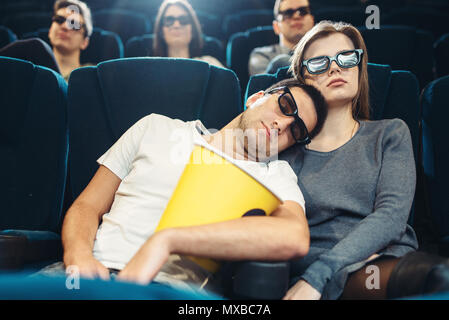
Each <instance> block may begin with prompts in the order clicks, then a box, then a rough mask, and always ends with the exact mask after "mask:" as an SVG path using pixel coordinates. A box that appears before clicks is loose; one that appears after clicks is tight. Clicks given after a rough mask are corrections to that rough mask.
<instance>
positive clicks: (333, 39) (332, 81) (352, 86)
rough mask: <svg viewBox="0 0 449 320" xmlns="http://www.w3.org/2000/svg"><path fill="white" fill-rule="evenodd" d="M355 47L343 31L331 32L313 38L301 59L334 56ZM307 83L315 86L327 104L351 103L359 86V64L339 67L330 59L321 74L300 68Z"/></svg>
mask: <svg viewBox="0 0 449 320" xmlns="http://www.w3.org/2000/svg"><path fill="white" fill-rule="evenodd" d="M353 49H355V47H354V44H353V43H352V41H351V39H350V38H349V37H347V36H346V35H344V34H343V33H332V34H330V35H328V36H326V37H324V38H320V39H317V40H315V41H314V42H312V43H311V44H310V46H309V47H308V48H307V50H306V51H305V53H304V58H303V60H307V59H310V58H314V57H319V56H329V57H334V56H335V55H336V54H338V53H340V52H343V51H347V50H353ZM302 71H303V74H304V79H305V82H306V83H307V84H311V85H314V86H315V87H317V88H318V89H319V90H320V91H321V93H322V94H323V96H324V98H325V99H326V101H327V102H328V104H329V106H332V105H335V104H338V105H342V104H349V103H350V104H351V105H352V100H353V99H354V97H355V96H356V95H357V91H358V88H359V66H355V67H352V68H341V67H340V66H338V65H337V63H336V62H335V61H332V63H331V65H330V67H329V69H328V70H327V71H325V72H324V73H321V74H310V73H309V71H308V70H307V68H306V67H303V69H302Z"/></svg>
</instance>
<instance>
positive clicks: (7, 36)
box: [0, 26, 17, 48]
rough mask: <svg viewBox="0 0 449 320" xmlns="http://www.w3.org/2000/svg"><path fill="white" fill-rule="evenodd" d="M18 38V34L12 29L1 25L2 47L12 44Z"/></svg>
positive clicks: (0, 42) (0, 40)
mask: <svg viewBox="0 0 449 320" xmlns="http://www.w3.org/2000/svg"><path fill="white" fill-rule="evenodd" d="M16 40H17V36H16V35H15V34H14V32H12V30H11V29H9V28H6V27H4V26H0V48H3V47H4V46H6V45H8V44H10V43H11V42H14V41H16Z"/></svg>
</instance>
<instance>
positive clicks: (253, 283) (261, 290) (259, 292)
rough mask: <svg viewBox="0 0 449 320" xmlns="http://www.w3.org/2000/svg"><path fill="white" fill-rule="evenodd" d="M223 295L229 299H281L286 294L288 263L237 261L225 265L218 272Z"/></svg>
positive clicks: (288, 272)
mask: <svg viewBox="0 0 449 320" xmlns="http://www.w3.org/2000/svg"><path fill="white" fill-rule="evenodd" d="M220 276H221V277H220V278H221V283H222V286H223V288H224V291H225V292H224V295H225V296H226V297H229V298H231V299H268V300H278V299H282V298H283V297H284V295H285V294H286V293H287V290H288V284H289V276H290V263H289V262H288V261H281V262H266V261H238V262H228V263H226V264H225V265H224V266H223V268H222V270H221V271H220Z"/></svg>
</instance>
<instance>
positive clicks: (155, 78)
mask: <svg viewBox="0 0 449 320" xmlns="http://www.w3.org/2000/svg"><path fill="white" fill-rule="evenodd" d="M68 96H69V98H68V99H69V102H68V105H69V106H68V108H69V128H70V157H69V159H70V161H69V163H70V165H69V175H70V185H71V193H72V199H75V198H76V197H77V196H78V195H79V194H80V193H81V191H82V190H83V189H84V188H85V187H86V186H87V184H88V182H89V181H90V179H91V178H92V177H93V175H94V173H95V171H96V170H97V169H98V164H97V163H96V159H98V157H99V156H100V155H102V154H103V153H104V152H105V151H106V150H107V149H108V148H109V147H110V146H111V145H112V144H113V143H114V142H115V141H116V140H117V139H118V138H119V137H120V136H121V135H122V134H123V133H124V132H125V131H126V130H127V129H128V128H129V127H131V126H132V125H133V124H134V123H136V122H137V121H138V120H139V119H141V118H142V117H144V116H146V115H148V114H150V113H158V114H163V115H166V116H168V117H171V118H176V119H182V120H186V121H187V120H194V119H200V120H202V121H203V123H204V124H205V126H206V127H207V128H216V129H220V128H222V127H223V126H224V125H225V124H227V123H228V122H229V121H231V120H232V119H233V118H234V117H236V116H237V115H238V114H240V112H241V111H242V103H241V99H240V88H239V85H238V81H237V78H236V76H235V74H234V73H233V72H232V71H230V70H227V69H223V68H218V67H214V66H210V65H209V64H207V63H205V62H201V61H196V60H189V59H170V58H131V59H119V60H112V61H108V62H104V63H100V64H99V65H98V66H97V67H86V68H81V69H78V70H75V71H73V72H72V74H71V76H70V81H69V91H68Z"/></svg>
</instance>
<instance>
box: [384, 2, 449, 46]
mask: <svg viewBox="0 0 449 320" xmlns="http://www.w3.org/2000/svg"><path fill="white" fill-rule="evenodd" d="M448 19H449V14H448V13H446V12H444V11H442V10H438V9H434V8H423V7H413V6H404V7H402V8H399V9H395V10H393V11H391V12H390V13H388V14H386V15H384V16H383V17H382V20H381V22H382V24H387V25H390V24H394V25H405V26H411V27H414V28H418V29H423V30H427V31H429V32H431V33H432V34H433V35H434V37H435V38H436V39H438V38H439V37H440V36H442V35H443V34H445V33H448V32H449V25H448V23H447V21H448Z"/></svg>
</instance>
